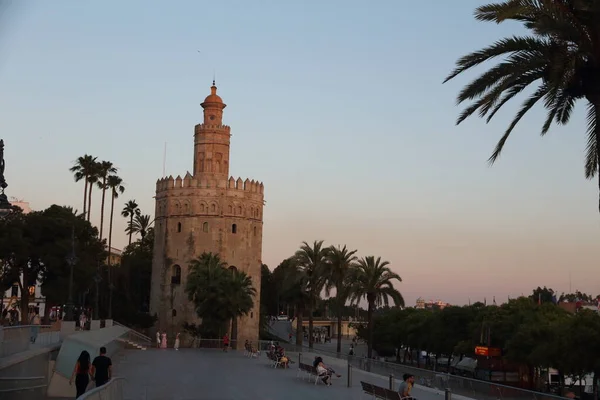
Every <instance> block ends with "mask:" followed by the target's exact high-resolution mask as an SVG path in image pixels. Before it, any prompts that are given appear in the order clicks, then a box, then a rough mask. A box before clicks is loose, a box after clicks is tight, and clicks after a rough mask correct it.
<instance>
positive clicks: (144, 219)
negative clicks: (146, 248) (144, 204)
mask: <svg viewBox="0 0 600 400" xmlns="http://www.w3.org/2000/svg"><path fill="white" fill-rule="evenodd" d="M152 222H153V221H152V220H151V219H150V216H149V215H142V214H135V217H134V218H133V221H131V223H130V224H129V225H128V226H127V228H125V233H127V234H128V235H130V236H131V235H132V234H135V233H139V234H140V236H141V237H142V239H143V238H144V236H146V233H147V232H148V229H150V226H151V225H152Z"/></svg>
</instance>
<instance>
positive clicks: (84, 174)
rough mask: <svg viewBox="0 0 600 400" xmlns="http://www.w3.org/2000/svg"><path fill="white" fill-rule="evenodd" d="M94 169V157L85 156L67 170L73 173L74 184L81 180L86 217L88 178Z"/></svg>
mask: <svg viewBox="0 0 600 400" xmlns="http://www.w3.org/2000/svg"><path fill="white" fill-rule="evenodd" d="M95 167H96V157H93V156H91V155H89V154H85V155H83V156H81V157H79V158H77V160H76V161H75V163H74V165H73V166H72V167H71V168H70V169H69V171H71V172H72V173H73V176H74V178H75V182H79V181H80V180H82V179H83V181H84V183H85V185H84V187H83V214H84V215H87V198H88V186H89V185H90V182H89V177H90V176H92V175H93V173H94V168H95Z"/></svg>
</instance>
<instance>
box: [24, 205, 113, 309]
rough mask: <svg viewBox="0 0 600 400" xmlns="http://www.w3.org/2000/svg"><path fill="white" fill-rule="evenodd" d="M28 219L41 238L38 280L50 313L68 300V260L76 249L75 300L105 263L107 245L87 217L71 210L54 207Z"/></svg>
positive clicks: (39, 240) (36, 245)
mask: <svg viewBox="0 0 600 400" xmlns="http://www.w3.org/2000/svg"><path fill="white" fill-rule="evenodd" d="M29 216H30V218H31V219H30V221H29V223H30V224H31V225H33V226H35V230H36V232H37V235H38V236H37V237H38V240H37V241H36V243H35V247H36V249H37V252H38V254H39V260H40V264H41V266H42V268H41V270H40V276H39V278H38V279H39V281H40V283H41V289H42V294H43V295H44V297H45V298H46V308H47V310H46V311H49V309H50V307H52V306H55V305H63V304H65V303H66V302H67V301H68V294H69V293H68V288H69V280H70V265H69V264H68V262H67V258H68V257H71V256H72V255H73V250H74V251H75V264H74V265H73V295H74V299H77V297H80V296H79V295H80V294H81V293H83V292H86V291H89V288H90V286H91V284H92V282H93V277H94V274H95V268H94V267H93V266H94V265H97V263H98V262H102V260H104V258H105V257H106V253H105V251H104V244H103V243H102V242H101V241H100V239H99V238H98V229H96V228H95V227H93V226H92V225H91V224H90V223H89V222H88V221H86V220H85V219H84V218H82V217H79V216H76V215H75V214H74V213H73V210H72V209H71V208H70V207H61V206H57V205H52V206H50V207H49V208H47V209H46V210H43V211H41V212H35V213H32V214H29ZM73 245H74V248H73ZM82 305H83V304H82ZM48 314H49V312H46V313H45V315H48Z"/></svg>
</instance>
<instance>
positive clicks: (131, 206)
mask: <svg viewBox="0 0 600 400" xmlns="http://www.w3.org/2000/svg"><path fill="white" fill-rule="evenodd" d="M140 214H141V211H140V206H138V204H137V203H136V202H135V200H129V201H128V202H127V203H125V207H123V211H121V215H122V216H123V217H125V218H129V222H128V223H127V228H125V232H126V233H127V234H128V235H129V244H131V236H132V235H133V230H132V229H131V227H132V226H133V218H135V216H136V215H140Z"/></svg>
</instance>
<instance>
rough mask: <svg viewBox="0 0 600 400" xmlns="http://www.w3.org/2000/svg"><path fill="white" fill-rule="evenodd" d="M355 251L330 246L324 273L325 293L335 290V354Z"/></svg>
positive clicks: (354, 260) (340, 332)
mask: <svg viewBox="0 0 600 400" xmlns="http://www.w3.org/2000/svg"><path fill="white" fill-rule="evenodd" d="M355 254H356V250H348V249H347V248H346V246H344V247H340V246H338V247H334V246H331V248H330V250H329V254H328V260H327V262H328V266H327V268H326V270H325V272H324V275H325V277H326V284H325V293H326V295H327V296H329V293H330V290H331V289H333V288H335V312H336V316H337V352H338V353H340V352H341V351H342V312H343V310H344V305H345V304H346V301H347V300H348V297H349V296H350V288H351V282H350V277H351V276H352V273H353V269H354V268H355V264H356V260H357V257H356V255H355Z"/></svg>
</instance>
